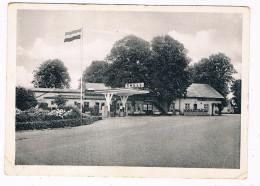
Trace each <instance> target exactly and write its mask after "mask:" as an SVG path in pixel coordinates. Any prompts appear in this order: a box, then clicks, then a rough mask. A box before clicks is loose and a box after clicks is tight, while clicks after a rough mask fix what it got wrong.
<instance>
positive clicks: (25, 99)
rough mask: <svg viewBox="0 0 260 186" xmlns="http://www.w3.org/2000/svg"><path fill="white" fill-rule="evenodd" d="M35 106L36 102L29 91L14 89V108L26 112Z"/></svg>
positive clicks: (19, 88) (20, 88) (21, 88)
mask: <svg viewBox="0 0 260 186" xmlns="http://www.w3.org/2000/svg"><path fill="white" fill-rule="evenodd" d="M36 105H37V100H36V98H35V96H34V93H33V92H32V91H31V90H27V89H25V88H23V87H20V86H18V87H16V108H18V109H20V110H22V111H23V110H27V109H30V108H33V107H35V106H36Z"/></svg>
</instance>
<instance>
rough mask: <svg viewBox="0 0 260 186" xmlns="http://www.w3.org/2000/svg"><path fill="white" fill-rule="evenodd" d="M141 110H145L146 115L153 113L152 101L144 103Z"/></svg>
mask: <svg viewBox="0 0 260 186" xmlns="http://www.w3.org/2000/svg"><path fill="white" fill-rule="evenodd" d="M143 111H144V112H145V114H146V115H151V114H153V104H152V103H144V105H143Z"/></svg>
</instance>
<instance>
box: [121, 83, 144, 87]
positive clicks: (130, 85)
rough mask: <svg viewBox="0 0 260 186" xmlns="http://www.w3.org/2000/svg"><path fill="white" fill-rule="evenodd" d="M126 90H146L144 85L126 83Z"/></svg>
mask: <svg viewBox="0 0 260 186" xmlns="http://www.w3.org/2000/svg"><path fill="white" fill-rule="evenodd" d="M125 88H144V83H126V84H125Z"/></svg>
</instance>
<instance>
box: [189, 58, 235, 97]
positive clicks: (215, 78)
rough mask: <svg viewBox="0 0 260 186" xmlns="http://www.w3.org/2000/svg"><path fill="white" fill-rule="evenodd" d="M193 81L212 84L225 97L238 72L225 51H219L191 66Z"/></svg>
mask: <svg viewBox="0 0 260 186" xmlns="http://www.w3.org/2000/svg"><path fill="white" fill-rule="evenodd" d="M190 72H191V74H192V76H191V78H192V82H193V83H205V84H209V85H211V86H212V87H213V88H214V89H216V90H217V91H218V92H219V93H220V94H221V95H222V96H224V97H225V98H226V97H227V95H228V93H229V88H228V87H229V85H230V83H231V82H232V81H233V79H234V78H233V74H234V73H236V71H235V69H234V67H233V65H232V63H231V59H230V58H229V57H227V56H226V55H225V54H223V53H218V54H214V55H211V56H209V58H203V59H201V60H200V61H199V62H198V63H195V64H194V66H192V67H191V68H190Z"/></svg>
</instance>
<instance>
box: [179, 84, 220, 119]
mask: <svg viewBox="0 0 260 186" xmlns="http://www.w3.org/2000/svg"><path fill="white" fill-rule="evenodd" d="M223 100H224V97H223V96H222V95H221V94H220V93H219V92H218V91H216V90H215V89H214V88H213V87H211V86H210V85H208V84H198V83H193V84H191V85H190V87H188V89H187V95H186V96H185V97H184V98H181V99H177V100H176V101H175V102H174V103H175V109H177V110H179V111H180V112H181V113H184V112H185V110H187V111H188V110H195V111H196V110H203V111H206V112H207V115H216V114H218V111H219V110H218V105H220V104H221V103H222V101H223Z"/></svg>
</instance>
